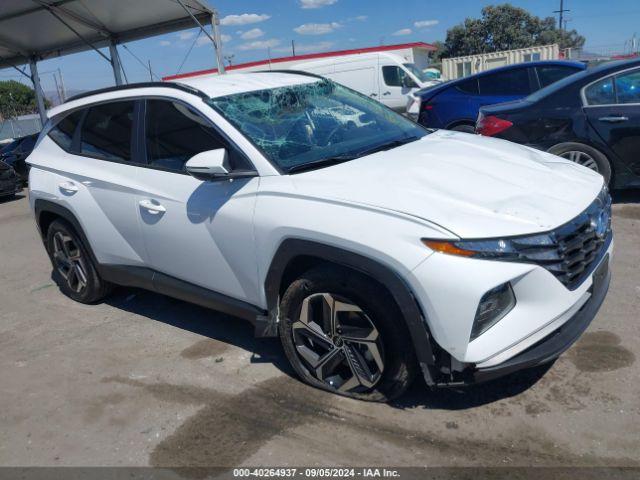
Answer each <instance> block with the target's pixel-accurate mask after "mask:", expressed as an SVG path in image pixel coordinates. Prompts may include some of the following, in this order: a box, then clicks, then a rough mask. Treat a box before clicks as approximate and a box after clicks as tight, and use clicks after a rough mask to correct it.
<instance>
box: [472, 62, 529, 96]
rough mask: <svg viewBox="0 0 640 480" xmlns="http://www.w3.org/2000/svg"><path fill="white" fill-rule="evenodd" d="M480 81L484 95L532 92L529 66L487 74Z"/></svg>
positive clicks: (526, 93) (525, 93) (527, 93)
mask: <svg viewBox="0 0 640 480" xmlns="http://www.w3.org/2000/svg"><path fill="white" fill-rule="evenodd" d="M478 82H479V83H480V94H482V95H529V94H530V93H531V87H530V85H529V72H528V69H527V68H517V69H514V70H508V71H506V72H500V73H495V74H493V75H485V76H483V77H480V78H479V79H478Z"/></svg>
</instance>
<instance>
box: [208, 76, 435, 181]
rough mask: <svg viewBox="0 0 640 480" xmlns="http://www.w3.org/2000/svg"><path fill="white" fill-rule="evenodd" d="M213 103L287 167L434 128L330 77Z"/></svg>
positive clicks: (350, 155)
mask: <svg viewBox="0 0 640 480" xmlns="http://www.w3.org/2000/svg"><path fill="white" fill-rule="evenodd" d="M210 104H211V105H212V106H214V107H215V108H217V109H218V110H219V111H221V112H222V114H223V115H224V116H225V117H226V118H227V119H228V120H229V121H230V122H231V123H233V124H234V125H235V126H236V127H237V128H238V129H239V130H240V131H241V132H242V133H244V134H245V135H246V136H247V137H248V138H249V139H250V140H252V141H253V143H254V144H255V145H256V146H257V147H258V148H259V149H260V150H261V151H262V152H263V153H264V155H265V156H266V157H267V158H268V159H269V160H271V161H272V162H273V163H275V164H277V165H278V166H279V167H280V168H281V169H282V170H285V171H287V172H296V171H303V170H309V169H313V168H319V167H322V166H326V165H330V164H335V163H340V162H344V161H348V160H352V159H354V158H358V157H360V156H363V155H367V154H370V153H374V152H376V151H379V150H385V149H389V148H393V147H396V146H399V145H402V144H404V143H408V142H411V141H414V140H417V139H419V138H421V137H423V136H424V135H426V134H428V133H429V132H428V131H427V130H425V129H424V128H422V127H421V126H419V125H417V124H415V123H413V122H412V121H410V120H408V119H406V118H405V117H403V116H401V115H399V114H397V113H395V112H393V111H391V110H389V109H388V108H386V107H384V106H383V105H381V104H379V103H378V102H375V101H373V100H370V99H369V98H367V97H364V96H363V95H360V94H358V93H356V92H354V91H352V90H349V89H347V88H345V87H342V86H340V85H337V84H335V83H333V82H330V81H328V80H320V81H313V82H311V83H305V84H300V85H293V86H287V87H281V88H274V89H268V90H259V91H255V92H248V93H241V94H236V95H229V96H225V97H219V98H214V99H211V100H210Z"/></svg>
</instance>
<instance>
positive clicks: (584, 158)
mask: <svg viewBox="0 0 640 480" xmlns="http://www.w3.org/2000/svg"><path fill="white" fill-rule="evenodd" d="M560 156H561V157H562V158H566V159H567V160H570V161H572V162H575V163H577V164H578V165H582V166H583V167H587V168H590V169H591V170H594V171H596V172H598V163H597V162H596V160H595V159H594V158H593V157H592V156H591V155H589V154H588V153H585V152H581V151H579V150H570V151H568V152H564V153H562V154H560Z"/></svg>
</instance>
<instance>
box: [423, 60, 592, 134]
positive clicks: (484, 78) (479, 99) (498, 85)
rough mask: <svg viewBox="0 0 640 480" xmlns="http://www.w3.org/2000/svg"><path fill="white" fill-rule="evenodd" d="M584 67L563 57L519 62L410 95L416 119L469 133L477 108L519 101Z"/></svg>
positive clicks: (476, 115) (427, 124) (472, 129)
mask: <svg viewBox="0 0 640 480" xmlns="http://www.w3.org/2000/svg"><path fill="white" fill-rule="evenodd" d="M585 68H586V66H585V64H583V63H580V62H570V61H563V60H549V61H537V62H528V63H519V64H515V65H508V66H505V67H500V68H495V69H492V70H488V71H485V72H481V73H477V74H475V75H471V76H469V77H464V78H460V79H457V80H452V81H450V82H446V83H443V84H440V85H436V86H435V87H430V88H425V89H423V90H420V91H418V92H416V93H415V94H414V96H415V97H416V98H418V99H419V100H420V110H419V116H418V122H419V123H420V124H422V125H424V126H425V127H430V128H445V129H448V130H458V131H462V132H470V133H473V131H474V127H475V123H476V119H477V117H478V111H479V109H480V107H483V106H485V105H493V104H496V103H502V102H509V101H511V100H519V99H521V98H524V97H526V96H528V95H530V94H531V93H533V92H535V91H537V90H540V89H541V88H543V87H546V86H547V85H551V84H552V83H554V82H557V81H558V80H560V79H562V78H565V77H567V76H569V75H572V74H574V73H577V72H580V71H582V70H584V69H585Z"/></svg>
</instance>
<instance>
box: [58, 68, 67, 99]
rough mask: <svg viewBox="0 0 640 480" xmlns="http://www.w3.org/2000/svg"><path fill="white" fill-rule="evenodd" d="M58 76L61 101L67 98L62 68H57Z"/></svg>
mask: <svg viewBox="0 0 640 480" xmlns="http://www.w3.org/2000/svg"><path fill="white" fill-rule="evenodd" d="M58 76H59V77H60V93H61V94H62V101H63V102H64V101H66V100H67V90H66V89H65V88H64V78H63V77H62V70H60V69H59V68H58Z"/></svg>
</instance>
